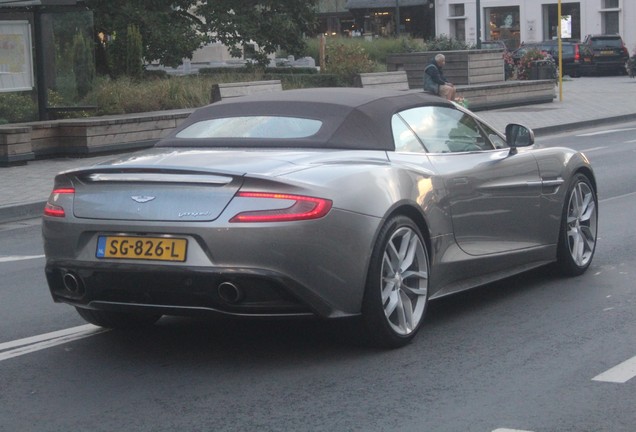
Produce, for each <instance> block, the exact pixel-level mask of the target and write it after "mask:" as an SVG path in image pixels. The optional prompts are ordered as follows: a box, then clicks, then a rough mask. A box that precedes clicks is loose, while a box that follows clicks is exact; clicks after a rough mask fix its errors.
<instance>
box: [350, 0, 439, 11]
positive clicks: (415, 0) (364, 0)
mask: <svg viewBox="0 0 636 432" xmlns="http://www.w3.org/2000/svg"><path fill="white" fill-rule="evenodd" d="M430 1H431V0H348V1H347V4H346V5H345V8H346V9H349V10H351V9H377V8H394V7H396V6H399V7H409V6H424V5H427V4H429V3H430Z"/></svg>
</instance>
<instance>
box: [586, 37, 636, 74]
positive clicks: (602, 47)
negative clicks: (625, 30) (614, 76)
mask: <svg viewBox="0 0 636 432" xmlns="http://www.w3.org/2000/svg"><path fill="white" fill-rule="evenodd" d="M581 59H582V62H581V63H582V65H583V68H584V70H585V71H586V72H589V73H594V74H596V73H620V74H625V73H627V71H626V70H625V63H626V62H627V61H628V60H629V51H628V50H627V48H626V47H625V44H624V43H623V38H621V36H620V35H617V34H615V35H588V36H587V37H586V38H585V40H584V41H583V42H582V43H581Z"/></svg>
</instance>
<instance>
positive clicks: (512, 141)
mask: <svg viewBox="0 0 636 432" xmlns="http://www.w3.org/2000/svg"><path fill="white" fill-rule="evenodd" d="M506 144H508V147H510V153H511V154H515V153H516V152H517V147H528V146H531V145H532V144H534V132H532V129H530V128H527V127H525V126H522V125H520V124H516V123H510V124H509V125H508V126H506Z"/></svg>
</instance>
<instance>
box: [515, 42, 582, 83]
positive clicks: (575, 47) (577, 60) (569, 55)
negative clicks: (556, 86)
mask: <svg viewBox="0 0 636 432" xmlns="http://www.w3.org/2000/svg"><path fill="white" fill-rule="evenodd" d="M531 49H538V50H539V51H545V52H547V53H548V54H550V55H551V56H552V58H554V61H555V63H556V64H557V65H558V64H559V43H558V41H556V40H547V41H543V42H529V43H524V44H523V45H521V46H520V47H519V48H517V49H516V50H515V51H513V52H512V58H513V60H514V62H515V63H518V62H519V61H520V60H521V58H522V57H523V56H524V55H525V54H526V53H527V52H528V51H530V50H531ZM561 51H562V53H563V60H562V68H563V75H569V76H571V77H578V76H581V52H580V48H579V43H578V42H572V41H561Z"/></svg>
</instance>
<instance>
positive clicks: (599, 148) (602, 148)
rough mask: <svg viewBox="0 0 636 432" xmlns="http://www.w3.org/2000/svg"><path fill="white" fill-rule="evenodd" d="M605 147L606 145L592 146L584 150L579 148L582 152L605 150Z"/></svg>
mask: <svg viewBox="0 0 636 432" xmlns="http://www.w3.org/2000/svg"><path fill="white" fill-rule="evenodd" d="M606 148H607V146H603V147H592V148H589V149H585V150H581V152H582V153H590V152H593V151H599V150H605V149H606Z"/></svg>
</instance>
